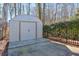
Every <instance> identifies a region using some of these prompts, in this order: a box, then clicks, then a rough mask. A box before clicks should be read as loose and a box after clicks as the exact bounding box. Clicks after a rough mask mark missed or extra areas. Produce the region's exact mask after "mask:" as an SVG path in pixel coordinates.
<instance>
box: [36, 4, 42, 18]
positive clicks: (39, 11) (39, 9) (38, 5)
mask: <svg viewBox="0 0 79 59" xmlns="http://www.w3.org/2000/svg"><path fill="white" fill-rule="evenodd" d="M37 9H38V17H39V19H41V3H38V4H37Z"/></svg>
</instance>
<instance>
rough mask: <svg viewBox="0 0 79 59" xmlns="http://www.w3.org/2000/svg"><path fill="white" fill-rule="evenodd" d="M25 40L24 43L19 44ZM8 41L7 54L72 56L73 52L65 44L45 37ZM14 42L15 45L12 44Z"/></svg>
mask: <svg viewBox="0 0 79 59" xmlns="http://www.w3.org/2000/svg"><path fill="white" fill-rule="evenodd" d="M24 42H25V44H26V45H23V46H21V45H22V44H23V43H24ZM24 42H21V43H19V45H18V43H17V42H16V43H10V45H9V49H8V55H9V56H72V55H73V53H72V52H71V51H70V50H69V49H68V48H67V47H66V46H65V45H61V44H57V43H54V42H53V43H51V42H49V41H48V40H47V39H38V40H31V42H30V43H28V44H27V42H29V41H24ZM14 44H15V46H14Z"/></svg>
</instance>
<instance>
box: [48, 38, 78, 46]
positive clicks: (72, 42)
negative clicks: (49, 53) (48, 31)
mask: <svg viewBox="0 0 79 59" xmlns="http://www.w3.org/2000/svg"><path fill="white" fill-rule="evenodd" d="M48 38H49V39H50V40H53V41H58V42H62V43H66V44H70V45H74V46H79V41H78V40H72V39H64V38H59V37H48Z"/></svg>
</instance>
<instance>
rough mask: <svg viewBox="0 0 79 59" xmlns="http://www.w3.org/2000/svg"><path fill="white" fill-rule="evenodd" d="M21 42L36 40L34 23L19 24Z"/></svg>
mask: <svg viewBox="0 0 79 59" xmlns="http://www.w3.org/2000/svg"><path fill="white" fill-rule="evenodd" d="M20 31H21V33H20V38H21V40H29V39H36V24H35V23H34V22H21V30H20Z"/></svg>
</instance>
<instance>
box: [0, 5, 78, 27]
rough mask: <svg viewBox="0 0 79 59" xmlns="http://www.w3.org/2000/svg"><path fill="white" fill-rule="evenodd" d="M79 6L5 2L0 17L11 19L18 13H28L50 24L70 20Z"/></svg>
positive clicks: (1, 6)
mask: <svg viewBox="0 0 79 59" xmlns="http://www.w3.org/2000/svg"><path fill="white" fill-rule="evenodd" d="M78 6H79V5H78V4H77V3H26V4H23V3H10V4H8V3H5V4H0V17H2V18H4V19H6V20H11V19H12V18H13V17H14V16H16V15H20V14H27V15H33V16H38V17H39V18H40V19H41V20H42V22H43V24H48V25H49V24H52V23H56V22H64V21H69V20H70V18H72V17H73V16H74V15H75V13H76V10H77V9H78ZM4 16H5V17H4Z"/></svg>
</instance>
